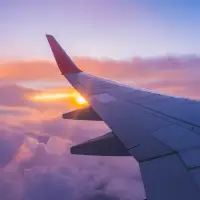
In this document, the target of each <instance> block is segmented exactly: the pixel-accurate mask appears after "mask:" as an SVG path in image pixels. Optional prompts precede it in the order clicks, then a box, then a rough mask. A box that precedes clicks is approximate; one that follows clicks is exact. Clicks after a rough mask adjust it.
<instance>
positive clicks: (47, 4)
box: [0, 0, 200, 59]
mask: <svg viewBox="0 0 200 200" xmlns="http://www.w3.org/2000/svg"><path fill="white" fill-rule="evenodd" d="M199 9H200V2H199V1H198V0H193V1H190V0H175V1H174V0H168V1H163V0H161V1H160V0H151V1H148V0H133V1H132V0H125V1H123V0H109V1H107V0H101V1H98V0H83V1H82V0H65V1H64V0H58V1H53V0H50V1H47V0H44V1H39V0H35V1H26V0H19V1H13V0H8V1H0V24H1V40H0V58H3V59H7V58H8V59H10V58H12V59H13V58H15V59H30V58H50V56H51V53H50V51H49V49H48V45H47V43H46V39H45V37H44V36H45V34H46V33H50V34H53V35H54V36H55V37H56V38H57V39H58V40H59V41H60V42H61V43H62V44H63V46H64V48H65V49H66V50H67V52H68V53H69V54H70V55H71V56H89V57H97V58H114V59H122V58H125V59H127V58H132V57H135V56H141V57H152V56H158V55H166V54H198V55H199V54H200V40H199V35H200V23H199V20H198V19H199V18H200V13H199Z"/></svg>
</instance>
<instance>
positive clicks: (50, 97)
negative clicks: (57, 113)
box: [31, 92, 87, 105]
mask: <svg viewBox="0 0 200 200" xmlns="http://www.w3.org/2000/svg"><path fill="white" fill-rule="evenodd" d="M69 98H73V99H74V100H75V102H76V103H77V104H78V105H87V101H86V100H85V99H84V98H83V97H82V96H81V95H80V94H78V93H76V92H71V93H64V92H63V93H62V92H61V93H56V92H55V93H41V94H37V95H35V96H32V97H31V99H32V100H33V101H44V102H46V101H57V100H62V99H66V100H67V99H69Z"/></svg>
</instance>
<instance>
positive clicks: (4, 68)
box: [0, 0, 200, 200]
mask: <svg viewBox="0 0 200 200" xmlns="http://www.w3.org/2000/svg"><path fill="white" fill-rule="evenodd" d="M199 10H200V2H199V1H198V0H193V1H189V0H167V1H165V0H151V1H150V0H146V1H145V0H101V1H97V0H79V1H78V0H73V1H72V0H71V1H70V0H65V1H64V0H63V1H61V0H60V1H59V0H58V1H53V0H48V1H47V0H43V1H39V0H34V1H28V0H26V1H25V0H19V1H15V0H13V1H11V0H5V1H3V0H0V197H1V199H2V200H7V199H10V200H35V199H38V200H55V199H60V200H66V199H73V200H94V199H95V200H98V199H101V200H143V199H145V191H144V187H143V183H142V179H141V176H140V171H139V167H138V163H137V162H136V161H135V160H134V158H116V157H113V158H102V157H90V156H85V157H83V156H74V155H71V154H70V147H71V146H72V145H76V144H79V143H80V142H83V141H86V140H88V139H91V138H95V137H97V136H100V135H103V134H106V133H107V132H109V131H110V130H109V128H108V127H107V126H106V124H104V123H103V122H86V121H84V122H81V121H70V120H64V119H62V118H61V115H62V114H63V113H65V112H68V111H70V110H74V109H78V108H82V107H84V106H85V105H87V103H85V102H84V101H83V100H82V99H81V100H80V98H81V96H80V94H78V93H76V92H75V91H74V90H73V89H72V88H71V87H70V86H69V83H68V82H67V81H66V79H65V78H64V77H63V76H61V74H60V72H59V70H58V68H57V66H56V64H55V61H54V58H53V56H52V53H51V50H50V47H49V45H48V43H47V40H46V38H45V34H46V33H49V34H52V35H54V36H55V37H56V39H57V40H58V41H59V42H60V43H61V45H62V46H63V47H64V49H65V50H66V51H67V52H68V54H69V55H70V56H71V57H72V59H73V60H74V62H75V63H76V64H77V66H78V67H80V68H81V69H82V70H84V71H86V72H89V73H91V74H94V75H97V76H100V77H105V78H109V79H112V80H116V81H118V82H122V83H125V84H130V85H134V86H137V87H142V88H148V89H152V90H155V91H158V92H162V93H167V94H170V95H176V96H184V97H188V98H192V99H196V100H199V99H200V94H199V85H200V40H199V35H200V23H199V18H200V12H199ZM31 135H35V138H37V136H38V135H39V136H45V137H46V138H49V141H48V143H47V144H44V143H40V142H39V141H37V140H36V139H34V138H32V137H30V136H31ZM8 190H9V192H8Z"/></svg>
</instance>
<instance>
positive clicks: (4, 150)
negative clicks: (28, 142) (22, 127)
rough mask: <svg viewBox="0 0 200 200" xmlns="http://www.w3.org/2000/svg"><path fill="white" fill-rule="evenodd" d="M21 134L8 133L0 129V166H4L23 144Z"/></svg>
mask: <svg viewBox="0 0 200 200" xmlns="http://www.w3.org/2000/svg"><path fill="white" fill-rule="evenodd" d="M23 140H24V137H23V135H14V136H13V135H10V134H9V133H8V132H7V131H5V130H0V149H1V150H0V167H5V166H6V165H7V164H8V163H9V162H10V161H11V160H12V159H13V158H14V156H15V155H16V153H17V152H18V150H19V148H20V146H21V145H22V144H23Z"/></svg>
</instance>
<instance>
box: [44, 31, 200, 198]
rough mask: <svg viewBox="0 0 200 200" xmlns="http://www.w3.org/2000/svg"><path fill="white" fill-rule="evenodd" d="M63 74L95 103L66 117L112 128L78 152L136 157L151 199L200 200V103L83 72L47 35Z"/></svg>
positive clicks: (89, 100)
mask: <svg viewBox="0 0 200 200" xmlns="http://www.w3.org/2000/svg"><path fill="white" fill-rule="evenodd" d="M47 39H48V41H49V44H50V47H51V49H52V52H53V54H54V57H55V59H56V62H57V65H58V67H59V69H60V71H61V73H62V74H63V75H64V76H65V77H66V79H67V80H68V81H69V82H70V84H71V85H72V86H73V87H74V88H75V89H76V90H77V91H78V92H79V93H80V94H81V95H82V96H83V97H85V99H87V101H88V103H89V105H90V106H89V107H88V108H86V109H83V112H82V111H81V110H78V111H73V112H70V113H66V114H64V115H63V118H66V119H76V118H77V119H79V120H81V119H82V120H84V119H85V120H93V119H94V120H96V121H101V120H102V121H104V122H105V123H106V124H107V125H108V127H109V128H110V129H111V130H112V132H110V133H108V134H106V135H104V136H102V137H100V138H97V139H94V140H90V141H88V142H85V143H82V144H79V145H77V146H74V147H72V148H71V152H72V153H75V154H85V155H103V156H113V155H114V156H130V155H131V156H133V157H134V158H135V159H136V160H137V161H138V163H139V166H140V170H141V175H142V179H143V182H144V187H145V191H146V196H147V199H148V200H190V199H191V200H197V199H198V200H199V199H200V102H198V101H194V100H189V99H185V98H178V97H172V96H167V95H162V94H159V93H154V92H152V91H149V90H144V89H139V88H136V87H131V86H127V85H123V84H120V83H117V82H114V81H110V80H107V79H104V78H100V77H96V76H93V75H90V74H88V73H86V72H83V71H81V70H80V69H79V68H78V67H77V66H76V65H75V64H74V63H73V62H72V60H71V59H70V58H69V57H68V55H67V54H66V53H65V52H64V50H63V49H62V48H61V46H60V45H59V44H58V43H57V41H56V40H55V39H54V37H53V36H51V35H47Z"/></svg>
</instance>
